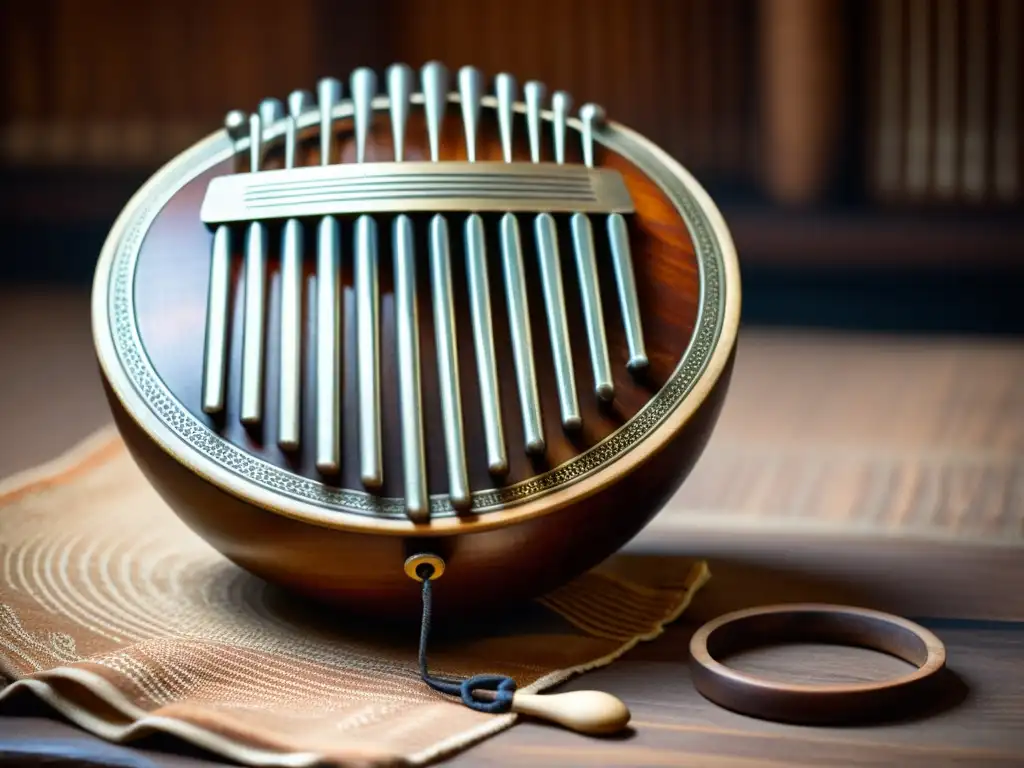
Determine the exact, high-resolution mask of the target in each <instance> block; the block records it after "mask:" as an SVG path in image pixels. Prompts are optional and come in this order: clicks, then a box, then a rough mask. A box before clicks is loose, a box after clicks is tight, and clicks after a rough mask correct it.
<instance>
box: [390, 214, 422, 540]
mask: <svg viewBox="0 0 1024 768" xmlns="http://www.w3.org/2000/svg"><path fill="white" fill-rule="evenodd" d="M393 244H394V257H395V337H396V344H397V346H398V402H399V410H400V417H401V423H402V429H401V434H402V469H403V474H404V482H405V509H406V514H408V516H409V518H410V519H412V520H415V521H424V520H427V519H429V517H430V497H429V495H428V493H427V467H426V455H425V449H424V438H423V410H422V409H423V403H422V395H421V390H420V386H421V385H420V348H419V314H418V312H417V308H416V255H415V251H414V245H413V231H412V220H411V219H410V218H409V217H408V216H405V215H401V216H398V217H397V218H396V219H395V224H394V237H393Z"/></svg>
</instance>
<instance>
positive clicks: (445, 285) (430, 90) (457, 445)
mask: <svg viewBox="0 0 1024 768" xmlns="http://www.w3.org/2000/svg"><path fill="white" fill-rule="evenodd" d="M430 66H431V65H428V67H430ZM423 78H424V82H423V92H424V100H425V106H426V108H427V131H428V133H429V134H430V144H431V146H432V147H438V150H439V148H440V138H439V136H438V134H439V133H440V131H441V129H442V126H443V117H444V111H445V106H446V103H447V93H446V92H447V90H448V87H447V73H446V72H445V71H444V70H443V69H442V68H440V67H437V66H434V67H433V68H432V69H427V68H426V67H425V68H424V72H423ZM432 81H433V82H432ZM437 81H441V82H437ZM458 81H459V93H460V95H461V97H462V99H461V100H462V116H463V123H464V124H465V129H466V146H467V153H468V155H469V156H470V157H471V160H472V159H475V144H476V128H477V120H478V118H479V114H480V98H481V95H482V87H481V81H482V77H481V75H480V72H479V71H478V70H475V69H473V68H472V67H463V68H462V69H460V70H459V74H458ZM430 159H431V161H433V162H438V161H439V160H440V156H439V154H438V153H435V152H433V151H432V153H431V158H430ZM429 257H430V284H431V294H432V295H433V307H434V334H435V340H436V341H435V343H436V346H437V372H438V383H439V385H440V395H441V421H442V426H443V431H444V443H445V455H446V459H447V466H448V497H449V500H450V501H451V504H452V506H453V507H455V508H456V509H467V508H469V506H470V505H471V504H472V496H471V493H470V488H469V473H468V471H467V468H466V440H465V434H464V431H463V421H462V401H461V393H460V385H459V366H458V358H459V352H458V341H457V337H456V334H455V299H454V296H453V294H452V275H451V253H450V248H449V238H448V221H447V220H446V219H445V217H444V216H442V215H441V214H437V215H435V216H434V217H433V218H432V219H431V221H430V239H429Z"/></svg>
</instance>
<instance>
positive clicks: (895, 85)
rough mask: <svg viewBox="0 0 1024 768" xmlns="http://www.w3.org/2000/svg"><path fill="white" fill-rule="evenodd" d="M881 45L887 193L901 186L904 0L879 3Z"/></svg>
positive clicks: (881, 145)
mask: <svg viewBox="0 0 1024 768" xmlns="http://www.w3.org/2000/svg"><path fill="white" fill-rule="evenodd" d="M878 10H879V18H878V34H879V37H880V40H881V43H880V45H879V55H880V60H879V67H878V82H879V83H880V88H881V101H880V104H879V115H878V166H877V170H876V174H877V179H878V181H877V183H878V187H879V189H880V190H881V191H882V192H883V193H886V194H891V193H894V192H896V190H897V188H898V186H899V168H900V162H899V161H900V155H901V152H900V146H901V143H900V122H901V116H902V109H901V107H900V104H901V101H900V96H901V93H902V91H903V88H902V83H903V59H902V55H901V54H902V50H903V44H902V43H903V21H904V18H903V17H904V13H903V0H880V2H879V4H878Z"/></svg>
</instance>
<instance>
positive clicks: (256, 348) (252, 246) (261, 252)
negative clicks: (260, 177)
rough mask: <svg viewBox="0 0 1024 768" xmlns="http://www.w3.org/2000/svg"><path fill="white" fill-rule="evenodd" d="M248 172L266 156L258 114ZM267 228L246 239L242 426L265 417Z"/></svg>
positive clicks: (252, 230)
mask: <svg viewBox="0 0 1024 768" xmlns="http://www.w3.org/2000/svg"><path fill="white" fill-rule="evenodd" d="M249 141H250V148H249V170H250V172H251V173H258V172H259V170H260V163H261V160H262V153H263V123H262V119H261V118H260V115H259V114H252V115H250V116H249ZM266 269H267V237H266V227H265V225H264V224H263V223H262V222H260V221H254V222H252V223H250V224H249V228H248V231H247V232H246V236H245V298H244V301H245V305H244V309H243V329H242V330H243V333H242V408H241V420H242V423H243V424H258V423H259V422H260V421H261V420H262V418H263V362H264V351H265V350H264V344H265V342H266V281H267V277H266Z"/></svg>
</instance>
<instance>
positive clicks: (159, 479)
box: [108, 362, 731, 621]
mask: <svg viewBox="0 0 1024 768" xmlns="http://www.w3.org/2000/svg"><path fill="white" fill-rule="evenodd" d="M730 372H731V362H730V366H729V368H728V369H727V370H726V371H725V372H724V373H723V375H722V377H721V378H720V379H719V381H718V384H717V385H716V386H715V388H714V390H713V391H712V393H711V394H710V395H709V396H708V398H707V399H706V401H705V403H704V406H703V407H702V408H701V409H700V410H699V411H698V412H697V413H696V414H695V416H694V417H693V418H692V419H691V420H690V421H688V422H687V423H686V425H685V426H684V427H683V429H681V430H680V431H679V432H678V433H677V434H676V436H675V437H674V438H673V439H672V440H671V441H670V442H669V443H668V444H666V445H665V446H664V447H663V449H662V450H660V451H658V452H657V453H655V454H654V455H652V457H651V458H650V460H649V461H647V462H646V463H645V464H643V465H641V466H640V467H639V468H638V469H637V470H635V471H634V472H633V473H632V474H631V475H630V476H629V478H628V481H626V482H619V483H615V484H612V485H610V486H608V487H607V488H605V489H603V490H601V491H599V492H598V493H596V494H593V495H591V496H588V497H587V498H585V499H581V500H579V501H577V502H575V503H570V504H569V505H567V506H565V507H563V508H561V509H559V510H557V511H553V512H549V513H547V514H544V515H540V516H537V517H533V518H530V519H528V520H525V521H523V522H519V523H516V524H513V525H506V526H502V527H499V528H493V529H491V530H487V531H482V532H473V531H472V525H467V526H466V529H465V532H462V533H459V534H458V535H455V536H444V537H434V538H424V537H417V536H394V535H377V534H366V533H356V532H352V531H345V530H342V529H338V528H325V527H320V526H314V525H311V524H309V523H306V522H302V521H299V520H296V519H294V518H290V517H285V516H283V515H278V514H275V513H273V512H270V511H267V510H264V509H261V508H258V507H256V506H254V505H252V504H248V503H246V502H244V501H241V500H239V499H238V498H236V497H234V496H231V495H229V494H227V493H225V492H224V491H221V490H219V489H218V488H217V487H215V486H213V485H212V484H210V483H208V482H207V481H205V480H204V479H202V478H200V477H199V476H198V475H196V474H195V473H193V472H192V471H191V470H189V469H188V468H186V467H185V466H184V465H182V464H181V463H179V461H178V460H177V459H175V458H174V457H173V456H171V455H170V454H168V453H166V452H165V451H163V450H161V449H160V448H159V447H157V446H156V444H154V443H153V442H152V440H151V439H150V438H149V437H148V435H146V434H145V433H143V432H142V430H141V429H139V427H138V425H137V424H136V423H135V421H134V420H133V419H132V418H131V417H130V416H129V415H128V414H127V413H126V412H125V411H124V409H123V407H122V406H121V404H120V401H118V400H117V398H116V397H112V396H110V397H109V401H110V405H111V408H112V410H113V413H114V417H115V421H116V423H117V425H118V428H119V429H120V430H121V434H122V435H123V437H124V439H125V442H126V443H127V445H128V447H129V449H130V450H131V452H132V455H133V457H134V458H135V459H136V461H137V462H138V464H139V466H140V468H141V469H142V471H143V472H144V473H145V474H146V476H147V477H148V478H149V480H150V482H152V483H153V486H154V487H155V488H156V490H157V491H158V492H159V493H160V494H161V496H163V498H164V499H165V500H166V501H167V502H168V504H169V505H170V506H171V508H172V509H174V510H175V511H176V512H177V513H178V515H179V516H180V517H181V518H182V519H183V520H184V521H185V523H186V524H188V525H189V526H190V527H191V528H192V529H193V530H195V531H196V532H197V533H199V534H200V535H201V536H202V537H203V538H205V539H206V540H207V541H209V542H210V543H211V544H212V545H213V546H214V547H216V548H217V549H218V550H219V551H220V552H221V553H223V554H224V555H225V556H226V557H228V558H229V559H231V560H232V561H234V562H235V563H237V564H238V565H240V566H242V567H243V568H246V569H247V570H249V571H251V572H253V573H255V574H257V575H258V576H261V577H263V578H265V579H267V580H269V581H273V582H276V583H279V584H281V585H283V586H285V587H288V588H290V589H294V590H297V591H300V592H302V593H304V594H307V595H309V596H311V597H313V598H315V599H320V600H324V601H329V602H331V603H335V604H342V605H344V606H345V609H346V610H348V611H351V612H358V613H363V614H367V615H373V616H375V617H378V618H392V619H398V620H405V621H416V620H418V615H419V610H420V593H419V584H418V583H417V582H415V581H413V580H412V579H410V578H409V577H408V576H407V575H406V574H405V571H404V568H403V563H404V562H405V560H406V558H408V557H409V556H410V555H413V554H416V553H418V552H420V551H430V552H433V553H436V554H437V555H439V556H440V557H442V558H444V560H445V562H446V568H445V573H444V576H443V577H442V578H441V579H439V580H438V582H437V585H436V587H435V595H436V602H435V604H434V612H435V613H436V614H438V615H441V616H444V615H465V612H466V611H469V610H472V611H477V612H487V611H492V610H504V609H507V607H508V606H509V604H511V603H514V602H516V601H520V600H524V599H527V598H530V597H533V596H535V595H537V594H540V593H542V592H544V591H547V590H549V589H552V588H554V587H555V586H557V585H559V584H562V583H565V582H566V581H568V580H569V579H571V578H573V577H574V576H576V575H578V574H580V573H582V572H583V571H585V570H587V569H589V568H591V567H593V566H594V565H596V564H597V563H599V562H601V561H602V560H604V559H605V558H607V557H608V556H610V555H611V554H612V553H614V552H615V551H616V550H618V549H619V548H621V547H622V545H623V544H625V543H626V542H627V541H629V540H630V539H632V538H633V537H634V536H635V535H636V534H637V533H638V532H639V531H640V530H642V529H643V527H644V526H645V525H646V524H647V523H648V522H649V520H650V519H651V517H652V516H653V515H654V514H656V513H657V511H658V510H659V509H660V508H661V506H662V505H663V504H664V503H665V502H666V501H667V500H668V499H669V498H670V497H671V496H672V494H674V493H675V492H676V491H677V490H678V489H679V486H680V485H681V484H682V482H683V480H684V479H685V477H686V476H687V475H688V474H689V472H690V470H691V468H692V467H693V465H694V463H695V462H696V461H697V459H698V458H699V456H700V453H701V452H702V450H703V448H704V446H705V445H706V443H707V440H708V438H709V437H710V436H711V432H712V429H713V428H714V423H715V420H716V419H717V417H718V414H719V411H720V408H721V406H722V403H723V400H724V397H725V394H726V390H727V388H728V380H729V374H730ZM108 395H109V390H108Z"/></svg>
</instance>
